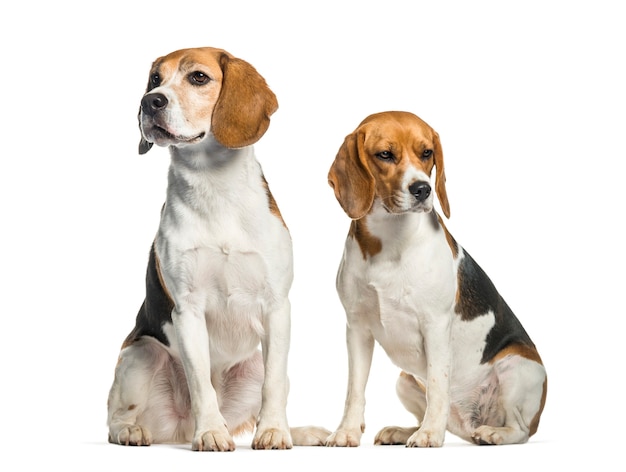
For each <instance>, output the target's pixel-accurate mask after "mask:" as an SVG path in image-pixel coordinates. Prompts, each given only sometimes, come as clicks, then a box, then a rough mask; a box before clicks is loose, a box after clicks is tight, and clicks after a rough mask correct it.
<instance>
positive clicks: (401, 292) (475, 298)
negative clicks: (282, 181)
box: [326, 111, 547, 447]
mask: <svg viewBox="0 0 626 472" xmlns="http://www.w3.org/2000/svg"><path fill="white" fill-rule="evenodd" d="M434 168H436V179H435V182H434V185H433V181H432V180H431V177H432V176H431V174H432V171H433V169H434ZM328 179H329V183H330V186H331V187H332V188H333V189H334V192H335V196H336V197H337V200H338V201H339V204H340V205H341V207H342V208H343V210H344V211H345V212H346V213H347V214H348V216H349V217H350V218H351V219H352V223H351V226H350V231H349V233H348V237H347V240H346V243H345V250H344V254H343V259H342V261H341V264H340V266H339V271H338V276H337V291H338V294H339V297H340V299H341V302H342V304H343V307H344V308H345V311H346V316H347V347H348V365H349V378H348V394H347V399H346V403H345V410H344V415H343V419H342V420H341V423H340V424H339V427H338V429H337V430H336V431H335V432H334V433H333V434H332V435H331V436H330V437H329V438H327V441H326V444H327V445H328V446H358V445H359V444H360V440H361V435H362V433H363V431H364V428H365V419H364V410H365V386H366V383H367V378H368V375H369V370H370V365H371V360H372V354H373V349H374V343H375V341H376V342H378V343H379V344H380V345H381V346H382V347H383V349H384V350H385V352H386V353H387V355H388V356H389V357H390V359H391V360H392V361H393V362H394V363H395V364H396V365H397V366H399V367H400V368H401V369H402V373H401V374H400V378H399V379H398V382H397V393H398V396H399V397H400V401H401V402H402V404H403V405H404V407H405V408H406V409H407V410H408V411H409V412H411V413H412V414H413V415H415V417H416V419H417V426H415V427H410V428H402V427H396V426H390V427H386V428H384V429H382V430H381V431H380V432H379V433H378V434H377V435H376V437H375V440H374V441H375V443H376V444H405V445H406V446H408V447H440V446H442V445H443V443H444V437H445V432H446V429H447V430H448V431H450V432H451V433H453V434H455V435H456V436H458V437H460V438H463V439H464V440H467V441H470V442H474V443H476V444H512V443H524V442H526V441H528V438H529V437H530V436H532V435H533V434H534V433H535V432H536V431H537V427H538V425H539V417H540V415H541V413H542V411H543V407H544V404H545V401H546V392H547V377H546V371H545V369H544V366H543V364H542V361H541V358H540V357H539V354H538V352H537V349H536V348H535V345H534V344H533V342H532V341H531V339H530V337H529V336H528V334H527V333H526V331H525V330H524V328H523V327H522V325H521V323H520V322H519V320H518V319H517V318H516V317H515V315H514V314H513V312H512V311H511V309H510V308H509V307H508V305H507V304H506V302H505V301H504V300H503V298H502V297H501V296H500V294H499V293H498V292H497V290H496V288H495V287H494V285H493V283H492V282H491V280H490V279H489V277H488V276H487V275H486V274H485V272H483V270H482V269H481V268H480V267H479V266H478V264H477V263H476V262H475V261H474V259H472V257H471V256H470V255H469V254H468V252H467V251H465V250H464V249H463V248H462V247H461V245H460V244H458V243H457V242H456V241H455V239H454V238H453V237H452V235H451V234H450V233H449V232H448V230H447V229H446V227H445V225H444V223H443V220H442V218H441V217H440V216H439V215H437V213H436V211H435V210H434V209H433V199H434V196H433V191H432V189H433V186H434V190H435V192H434V193H436V194H437V197H438V199H439V202H440V204H441V208H442V210H443V213H444V214H445V216H446V217H448V218H449V217H450V206H449V203H448V197H447V194H446V187H445V181H446V178H445V173H444V163H443V152H442V149H441V144H440V141H439V135H438V134H437V133H436V132H435V131H434V130H433V129H432V128H431V127H430V126H428V125H427V124H426V123H425V122H424V121H422V120H421V119H420V118H418V117H417V116H415V115H413V114H411V113H407V112H397V111H393V112H384V113H377V114H373V115H370V116H369V117H367V118H366V119H365V120H364V121H363V122H362V123H361V124H360V125H359V126H358V128H357V129H356V130H355V131H354V132H353V133H351V134H349V135H348V136H347V137H346V138H345V141H344V143H343V145H342V146H341V148H340V149H339V152H338V154H337V156H336V158H335V161H334V162H333V164H332V166H331V168H330V172H329V174H328Z"/></svg>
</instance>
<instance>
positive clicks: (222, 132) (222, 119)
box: [211, 54, 278, 148]
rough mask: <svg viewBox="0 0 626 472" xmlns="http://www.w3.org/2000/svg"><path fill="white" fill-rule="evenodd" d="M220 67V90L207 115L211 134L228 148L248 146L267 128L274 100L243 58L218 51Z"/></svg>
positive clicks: (265, 85) (273, 108)
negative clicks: (210, 115)
mask: <svg viewBox="0 0 626 472" xmlns="http://www.w3.org/2000/svg"><path fill="white" fill-rule="evenodd" d="M220 66H221V67H222V74H223V77H222V89H221V90H220V96H219V98H218V99H217V103H216V104H215V109H214V110H213V116H212V117H211V128H212V131H213V136H214V137H215V139H216V140H217V141H219V142H220V144H222V145H223V146H226V147H228V148H240V147H244V146H249V145H250V144H253V143H255V142H257V141H258V140H259V139H261V136H263V135H264V134H265V132H266V131H267V128H268V127H269V125H270V116H271V115H272V113H274V112H275V111H276V110H277V109H278V101H277V100H276V96H275V95H274V93H273V92H272V91H271V90H270V89H269V87H268V86H267V84H266V83H265V79H264V78H263V77H261V75H260V74H259V73H258V72H257V71H256V69H255V68H254V67H252V66H251V65H250V64H248V63H247V62H246V61H244V60H242V59H237V58H234V57H230V56H228V55H227V54H222V55H221V57H220Z"/></svg>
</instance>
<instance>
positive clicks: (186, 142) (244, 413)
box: [108, 48, 329, 451]
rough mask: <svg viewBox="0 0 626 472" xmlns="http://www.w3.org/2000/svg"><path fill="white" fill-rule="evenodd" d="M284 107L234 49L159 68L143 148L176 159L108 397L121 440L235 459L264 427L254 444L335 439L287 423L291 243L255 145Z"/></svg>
mask: <svg viewBox="0 0 626 472" xmlns="http://www.w3.org/2000/svg"><path fill="white" fill-rule="evenodd" d="M277 108H278V103H277V100H276V97H275V95H274V93H273V92H272V91H271V90H270V89H269V87H268V86H267V84H266V82H265V80H264V79H263V77H262V76H261V75H259V73H258V72H257V71H256V70H255V69H254V67H253V66H251V65H250V64H249V63H247V62H245V61H243V60H241V59H238V58H236V57H234V56H232V55H231V54H229V53H228V52H226V51H224V50H221V49H215V48H196V49H183V50H179V51H175V52H172V53H170V54H168V55H166V56H164V57H160V58H158V59H157V60H156V61H155V62H154V63H153V65H152V69H151V70H150V75H149V80H148V87H147V91H146V93H145V95H144V96H143V98H142V99H141V106H140V110H139V116H138V119H139V127H140V130H141V140H140V144H139V153H140V154H144V153H146V152H148V150H149V149H150V148H151V147H152V145H153V144H157V145H159V146H167V147H169V151H170V156H171V163H170V168H169V174H168V185H167V191H166V200H165V204H164V206H163V207H162V210H161V219H160V224H159V228H158V231H157V234H156V236H155V239H154V242H153V244H152V248H151V250H150V253H149V261H148V268H147V274H146V295H145V300H144V302H143V304H142V306H141V308H140V309H139V313H138V314H137V318H136V324H135V327H134V328H133V329H132V331H131V332H130V334H129V335H128V337H127V338H126V340H125V341H124V343H123V345H122V349H121V352H120V355H119V360H118V363H117V367H116V369H115V377H114V381H113V385H112V387H111V390H110V393H109V397H108V428H109V441H110V442H112V443H117V444H123V445H150V444H152V443H189V442H190V443H191V447H192V449H193V450H196V451H231V450H233V449H235V443H234V441H233V436H234V435H237V434H240V433H244V432H252V431H253V430H254V428H255V427H256V432H255V434H254V436H253V440H252V448H254V449H289V448H291V447H292V445H293V444H296V445H314V444H323V440H324V439H325V438H326V437H327V435H328V434H329V432H327V431H324V430H322V429H317V428H314V427H310V428H309V427H304V428H293V429H291V430H290V429H289V427H288V423H287V416H286V403H287V395H288V389H289V386H288V379H287V355H288V350H289V338H290V304H289V299H288V292H289V290H290V287H291V282H292V278H293V269H292V244H291V237H290V234H289V231H288V229H287V227H286V226H285V222H284V221H283V219H282V217H281V214H280V211H279V209H278V206H277V205H276V202H275V201H274V198H273V197H272V194H271V193H270V190H269V187H268V184H267V182H266V180H265V178H264V176H263V172H262V170H261V166H260V165H259V163H258V161H257V160H256V157H255V154H254V149H253V144H254V143H255V142H257V141H258V140H259V139H260V138H261V136H263V134H264V133H265V131H266V130H267V128H268V126H269V121H270V116H271V115H272V114H273V113H274V112H275V111H276V109H277ZM259 345H260V346H261V350H259Z"/></svg>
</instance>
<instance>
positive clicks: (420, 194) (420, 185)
mask: <svg viewBox="0 0 626 472" xmlns="http://www.w3.org/2000/svg"><path fill="white" fill-rule="evenodd" d="M409 192H411V195H413V196H414V197H415V199H416V200H417V201H418V202H423V201H424V200H426V199H427V198H428V197H429V196H430V192H431V189H430V185H429V184H428V183H427V182H422V181H420V180H418V181H417V182H413V183H412V184H411V185H409Z"/></svg>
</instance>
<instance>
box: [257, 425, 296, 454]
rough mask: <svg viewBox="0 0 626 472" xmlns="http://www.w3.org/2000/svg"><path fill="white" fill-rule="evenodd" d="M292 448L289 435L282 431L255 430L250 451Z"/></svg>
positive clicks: (274, 429)
mask: <svg viewBox="0 0 626 472" xmlns="http://www.w3.org/2000/svg"><path fill="white" fill-rule="evenodd" d="M292 447H293V443H292V442H291V434H289V432H288V431H287V430H284V429H278V428H268V429H264V430H257V432H256V434H255V435H254V439H253V440H252V449H291V448H292Z"/></svg>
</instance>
